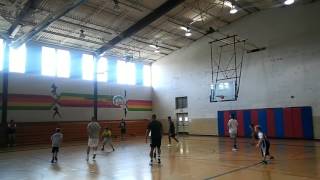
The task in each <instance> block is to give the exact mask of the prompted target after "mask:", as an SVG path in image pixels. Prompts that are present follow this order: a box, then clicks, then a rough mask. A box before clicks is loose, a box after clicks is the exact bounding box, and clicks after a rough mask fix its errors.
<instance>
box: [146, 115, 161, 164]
mask: <svg viewBox="0 0 320 180" xmlns="http://www.w3.org/2000/svg"><path fill="white" fill-rule="evenodd" d="M150 132H151V143H150V147H151V149H150V154H149V156H150V165H152V163H153V152H154V150H155V148H157V152H158V164H160V163H161V160H160V154H161V149H160V148H161V139H162V133H163V129H162V124H161V122H160V121H158V120H157V116H156V115H155V114H153V115H152V120H151V122H150V123H149V125H148V129H147V132H146V143H147V142H148V136H149V133H150Z"/></svg>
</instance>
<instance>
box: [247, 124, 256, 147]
mask: <svg viewBox="0 0 320 180" xmlns="http://www.w3.org/2000/svg"><path fill="white" fill-rule="evenodd" d="M249 128H250V131H251V142H250V144H251V145H255V143H256V133H255V130H254V124H253V123H250V125H249Z"/></svg>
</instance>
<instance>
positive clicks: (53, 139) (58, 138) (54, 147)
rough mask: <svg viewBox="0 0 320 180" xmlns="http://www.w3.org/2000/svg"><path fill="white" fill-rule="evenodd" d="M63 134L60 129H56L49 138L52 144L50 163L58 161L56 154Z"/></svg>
mask: <svg viewBox="0 0 320 180" xmlns="http://www.w3.org/2000/svg"><path fill="white" fill-rule="evenodd" d="M62 138H63V134H62V133H61V132H60V128H56V132H55V133H54V134H53V135H52V136H51V142H52V160H51V163H54V162H57V161H58V152H59V148H60V145H61V142H62Z"/></svg>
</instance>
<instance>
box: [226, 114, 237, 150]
mask: <svg viewBox="0 0 320 180" xmlns="http://www.w3.org/2000/svg"><path fill="white" fill-rule="evenodd" d="M228 128H229V134H230V138H231V139H233V148H232V150H233V151H237V150H238V146H237V132H238V121H237V120H236V118H235V115H234V114H231V115H230V119H229V121H228Z"/></svg>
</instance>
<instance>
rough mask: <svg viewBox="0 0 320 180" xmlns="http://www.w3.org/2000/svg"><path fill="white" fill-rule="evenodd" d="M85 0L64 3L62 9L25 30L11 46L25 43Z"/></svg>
mask: <svg viewBox="0 0 320 180" xmlns="http://www.w3.org/2000/svg"><path fill="white" fill-rule="evenodd" d="M86 1H87V0H77V1H74V2H72V3H70V4H68V5H65V6H64V7H63V8H62V9H60V10H58V11H56V12H55V13H53V14H51V15H49V16H48V17H47V18H46V19H44V20H43V21H42V22H41V23H39V24H38V25H37V26H35V27H33V28H32V30H31V31H29V32H27V33H26V34H24V35H22V36H21V37H19V38H18V39H17V40H15V41H14V42H12V44H11V46H13V47H18V46H20V45H21V44H23V43H26V42H27V41H29V40H31V39H32V38H33V37H34V36H35V35H37V34H38V33H39V32H41V31H42V30H44V29H45V28H46V27H48V26H49V25H50V24H51V23H52V22H54V21H55V20H57V19H59V18H60V17H62V16H64V15H65V14H67V13H68V12H70V11H71V10H73V9H74V8H76V7H78V6H79V5H81V4H83V3H85V2H86Z"/></svg>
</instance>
